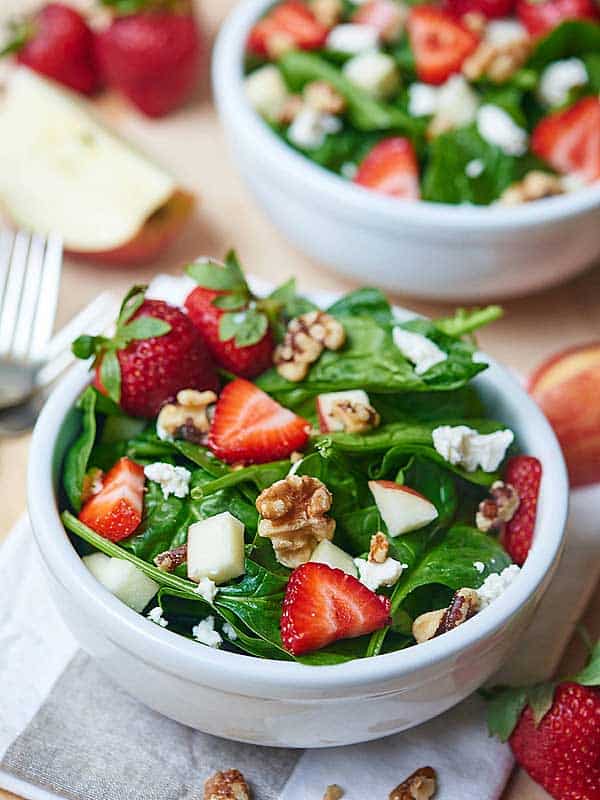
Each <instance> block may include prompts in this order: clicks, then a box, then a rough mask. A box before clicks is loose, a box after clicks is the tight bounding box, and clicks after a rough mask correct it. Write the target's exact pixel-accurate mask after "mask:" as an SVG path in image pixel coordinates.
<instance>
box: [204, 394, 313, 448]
mask: <svg viewBox="0 0 600 800" xmlns="http://www.w3.org/2000/svg"><path fill="white" fill-rule="evenodd" d="M309 428H310V426H309V424H308V422H307V421H306V420H305V419H302V417H298V416H296V414H294V413H292V412H291V411H289V410H288V409H287V408H284V407H283V406H280V405H279V403H276V402H275V400H273V399H272V398H270V397H269V395H268V394H265V392H263V391H262V390H261V389H259V388H258V387H257V386H255V385H254V384H253V383H250V381H246V380H244V379H243V378H237V379H236V380H235V381H232V382H231V383H228V384H227V386H226V387H225V388H224V389H223V391H222V392H221V396H220V397H219V400H218V402H217V407H216V409H215V416H214V418H213V421H212V425H211V428H210V432H209V434H208V446H209V447H210V449H211V450H212V451H213V453H214V454H215V455H216V456H218V457H219V458H221V459H222V460H223V461H227V463H229V464H234V463H240V462H245V463H254V464H263V463H265V462H267V461H277V460H278V459H280V458H287V457H288V456H289V455H290V453H293V452H294V450H302V448H303V447H304V446H305V445H306V442H307V440H308V432H309Z"/></svg>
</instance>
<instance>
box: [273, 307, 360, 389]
mask: <svg viewBox="0 0 600 800" xmlns="http://www.w3.org/2000/svg"><path fill="white" fill-rule="evenodd" d="M345 341H346V333H345V331H344V326H343V325H342V323H341V322H339V321H338V320H337V319H335V318H334V317H332V316H331V315H330V314H326V313H325V312H324V311H309V312H307V313H306V314H301V315H300V316H299V317H295V318H294V319H293V320H291V322H290V323H289V325H288V327H287V331H286V334H285V336H284V339H283V342H282V343H281V344H280V345H278V346H277V347H276V348H275V353H274V355H273V360H274V362H275V366H276V367H277V372H278V373H279V374H280V375H281V377H282V378H285V379H286V380H288V381H294V382H295V383H297V382H298V381H302V380H304V378H306V376H307V375H308V370H309V367H310V365H311V364H314V362H315V361H317V359H318V358H319V357H320V355H321V353H322V352H323V350H339V349H340V347H342V345H343V344H344V342H345Z"/></svg>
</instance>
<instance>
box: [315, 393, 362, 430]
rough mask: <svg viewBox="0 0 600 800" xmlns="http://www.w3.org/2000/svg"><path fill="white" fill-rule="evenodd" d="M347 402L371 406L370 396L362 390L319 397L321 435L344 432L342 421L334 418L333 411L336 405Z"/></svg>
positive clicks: (318, 408)
mask: <svg viewBox="0 0 600 800" xmlns="http://www.w3.org/2000/svg"><path fill="white" fill-rule="evenodd" d="M341 400H345V401H347V402H349V403H363V404H364V405H369V404H370V400H369V395H368V394H367V393H366V392H363V390H362V389H349V390H348V391H346V392H328V393H327V394H320V395H318V396H317V414H318V415H319V430H320V431H321V433H335V432H336V431H343V430H344V425H343V424H342V422H341V420H339V419H335V417H333V416H332V414H331V410H332V408H333V406H334V405H335V404H336V403H339V402H340V401H341Z"/></svg>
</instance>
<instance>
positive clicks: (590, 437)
mask: <svg viewBox="0 0 600 800" xmlns="http://www.w3.org/2000/svg"><path fill="white" fill-rule="evenodd" d="M528 388H529V392H530V394H531V395H532V397H533V398H534V399H535V400H536V402H537V403H538V404H539V406H540V407H541V409H542V411H543V412H544V414H545V415H546V417H547V418H548V420H549V422H550V424H551V425H552V427H553V428H554V431H555V433H556V435H557V437H558V440H559V442H560V444H561V447H562V449H563V453H564V456H565V460H566V462H567V467H568V470H569V478H570V480H571V485H572V486H584V485H586V484H590V483H596V482H598V481H600V342H591V343H590V344H585V345H580V346H579V347H572V348H571V349H569V350H565V351H564V352H562V353H559V354H557V355H555V356H552V358H549V359H548V360H547V361H545V362H544V363H543V364H542V365H541V366H540V367H538V369H536V371H535V372H534V373H533V375H532V376H531V378H530V380H529V387H528Z"/></svg>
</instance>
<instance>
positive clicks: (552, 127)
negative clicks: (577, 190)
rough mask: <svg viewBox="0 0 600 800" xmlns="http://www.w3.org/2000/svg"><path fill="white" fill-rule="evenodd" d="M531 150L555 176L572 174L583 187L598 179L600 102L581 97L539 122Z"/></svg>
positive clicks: (594, 98) (595, 99)
mask: <svg viewBox="0 0 600 800" xmlns="http://www.w3.org/2000/svg"><path fill="white" fill-rule="evenodd" d="M531 149H532V151H533V152H534V153H535V154H536V155H537V156H540V158H543V159H545V160H546V161H547V162H548V163H549V164H550V165H551V166H552V167H554V169H556V170H558V172H564V173H574V174H575V175H577V177H579V178H581V180H583V181H585V183H592V182H593V181H597V180H599V179H600V99H598V97H584V98H583V99H581V100H579V101H578V102H577V103H575V105H573V106H571V107H570V108H567V109H566V110H564V111H557V112H556V113H554V114H550V115H549V116H547V117H545V118H544V119H543V120H542V121H541V122H539V123H538V124H537V126H536V128H535V129H534V131H533V134H532V136H531Z"/></svg>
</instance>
